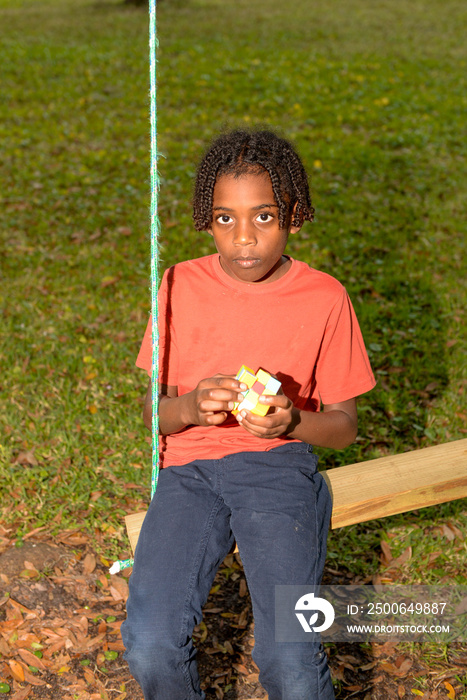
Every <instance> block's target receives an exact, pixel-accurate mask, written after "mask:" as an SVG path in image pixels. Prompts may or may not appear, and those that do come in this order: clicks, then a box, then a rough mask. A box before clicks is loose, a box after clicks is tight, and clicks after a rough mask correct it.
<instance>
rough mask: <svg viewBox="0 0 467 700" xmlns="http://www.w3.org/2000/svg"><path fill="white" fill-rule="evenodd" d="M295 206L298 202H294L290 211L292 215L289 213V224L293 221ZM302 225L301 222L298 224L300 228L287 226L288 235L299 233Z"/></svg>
mask: <svg viewBox="0 0 467 700" xmlns="http://www.w3.org/2000/svg"><path fill="white" fill-rule="evenodd" d="M297 205H298V202H295V204H294V208H293V209H292V213H291V215H290V221H291V222H292V221H293V220H294V217H295V212H296V210H297ZM302 225H303V221H301V222H300V226H293V225H292V223H291V224H290V225H289V233H292V234H293V233H298V232H299V231H300V229H301V228H302Z"/></svg>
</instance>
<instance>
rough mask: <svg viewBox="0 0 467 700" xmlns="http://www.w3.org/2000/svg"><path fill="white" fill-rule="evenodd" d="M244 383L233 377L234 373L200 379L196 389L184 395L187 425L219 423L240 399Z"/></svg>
mask: <svg viewBox="0 0 467 700" xmlns="http://www.w3.org/2000/svg"><path fill="white" fill-rule="evenodd" d="M247 389H248V387H247V385H246V384H243V382H239V381H238V379H235V375H229V374H216V375H215V376H214V377H209V378H208V379H202V380H201V381H200V382H199V384H198V386H197V387H196V389H194V390H193V391H191V392H190V393H189V394H187V395H186V399H187V409H188V415H187V425H220V424H221V423H223V422H224V421H225V420H226V419H227V416H228V413H229V412H230V411H231V410H232V408H233V407H234V403H235V402H236V401H241V400H242V399H243V396H242V394H241V392H242V391H246V390H247Z"/></svg>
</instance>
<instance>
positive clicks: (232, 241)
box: [209, 173, 300, 284]
mask: <svg viewBox="0 0 467 700" xmlns="http://www.w3.org/2000/svg"><path fill="white" fill-rule="evenodd" d="M212 208H213V212H212V224H211V228H210V229H209V233H210V234H211V236H213V238H214V243H215V244H216V248H217V251H218V253H219V255H220V262H221V266H222V268H223V269H224V271H225V272H226V273H227V274H228V275H230V277H233V279H236V280H238V281H240V282H245V283H247V284H253V283H257V284H261V283H267V282H273V281H274V280H276V279H279V278H280V277H282V275H283V274H285V272H286V271H287V269H288V267H289V266H290V262H289V260H288V259H287V258H285V257H283V252H284V250H285V246H286V244H287V238H288V236H289V233H296V232H297V231H299V230H300V227H299V226H291V225H290V217H288V220H287V225H286V228H285V229H281V228H279V207H278V206H277V204H276V200H275V198H274V192H273V189H272V185H271V180H270V179H269V175H268V174H267V173H264V174H245V175H242V176H240V177H234V176H233V175H221V176H220V177H219V178H218V180H217V182H216V184H215V187H214V193H213V201H212Z"/></svg>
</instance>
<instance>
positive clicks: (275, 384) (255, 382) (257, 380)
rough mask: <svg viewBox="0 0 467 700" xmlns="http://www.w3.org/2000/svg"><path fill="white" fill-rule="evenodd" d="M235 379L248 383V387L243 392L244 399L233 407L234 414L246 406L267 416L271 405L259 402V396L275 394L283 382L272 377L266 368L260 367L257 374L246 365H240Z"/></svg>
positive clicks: (248, 409)
mask: <svg viewBox="0 0 467 700" xmlns="http://www.w3.org/2000/svg"><path fill="white" fill-rule="evenodd" d="M235 379H238V381H239V382H243V383H244V384H246V385H247V387H248V389H247V390H246V391H243V392H242V396H243V400H242V401H237V403H236V404H235V406H234V408H233V409H232V413H233V414H234V416H235V415H237V413H239V411H241V410H242V409H244V408H246V409H247V411H251V412H252V413H256V414H257V415H258V416H265V415H266V413H267V412H268V410H269V406H267V405H266V404H262V403H258V400H259V397H260V396H274V395H275V394H277V392H278V391H279V389H280V388H281V383H280V382H279V381H278V380H277V379H274V377H271V375H270V374H269V373H268V372H265V371H264V369H259V370H258V371H257V372H256V374H255V373H254V372H253V370H252V369H250V368H249V367H245V365H242V366H241V367H240V369H239V371H238V373H237V376H236V377H235Z"/></svg>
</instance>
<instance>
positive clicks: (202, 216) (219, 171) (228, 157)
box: [193, 129, 314, 231]
mask: <svg viewBox="0 0 467 700" xmlns="http://www.w3.org/2000/svg"><path fill="white" fill-rule="evenodd" d="M255 171H256V172H260V171H266V172H267V173H268V175H269V178H270V180H271V185H272V189H273V193H274V197H275V199H276V202H277V205H278V207H279V225H280V226H281V228H284V227H285V226H286V221H287V216H288V215H289V214H291V213H292V211H293V208H294V207H295V214H294V216H293V221H292V223H293V225H294V226H301V224H302V223H303V221H305V220H308V221H313V213H314V209H313V207H312V206H311V198H310V190H309V186H308V178H307V174H306V171H305V168H304V167H303V164H302V162H301V160H300V158H299V156H298V155H297V153H296V152H295V150H294V149H293V147H292V146H291V144H290V143H289V142H288V141H286V140H285V139H282V138H280V137H279V136H277V135H276V134H275V133H274V132H272V131H264V130H252V131H248V130H246V129H238V130H235V131H231V132H228V133H225V134H222V135H221V136H219V137H218V138H217V139H216V140H215V141H214V142H213V144H212V145H211V147H210V148H209V150H208V151H207V152H206V154H205V156H204V158H203V159H202V161H201V163H200V166H199V168H198V172H197V175H196V181H195V188H194V196H193V221H194V224H195V227H196V229H197V230H198V231H203V230H206V229H208V228H209V226H210V225H211V223H212V200H213V192H214V186H215V184H216V180H217V178H218V177H219V176H220V175H227V174H232V175H234V176H236V177H240V176H241V175H244V174H246V173H251V172H255Z"/></svg>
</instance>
